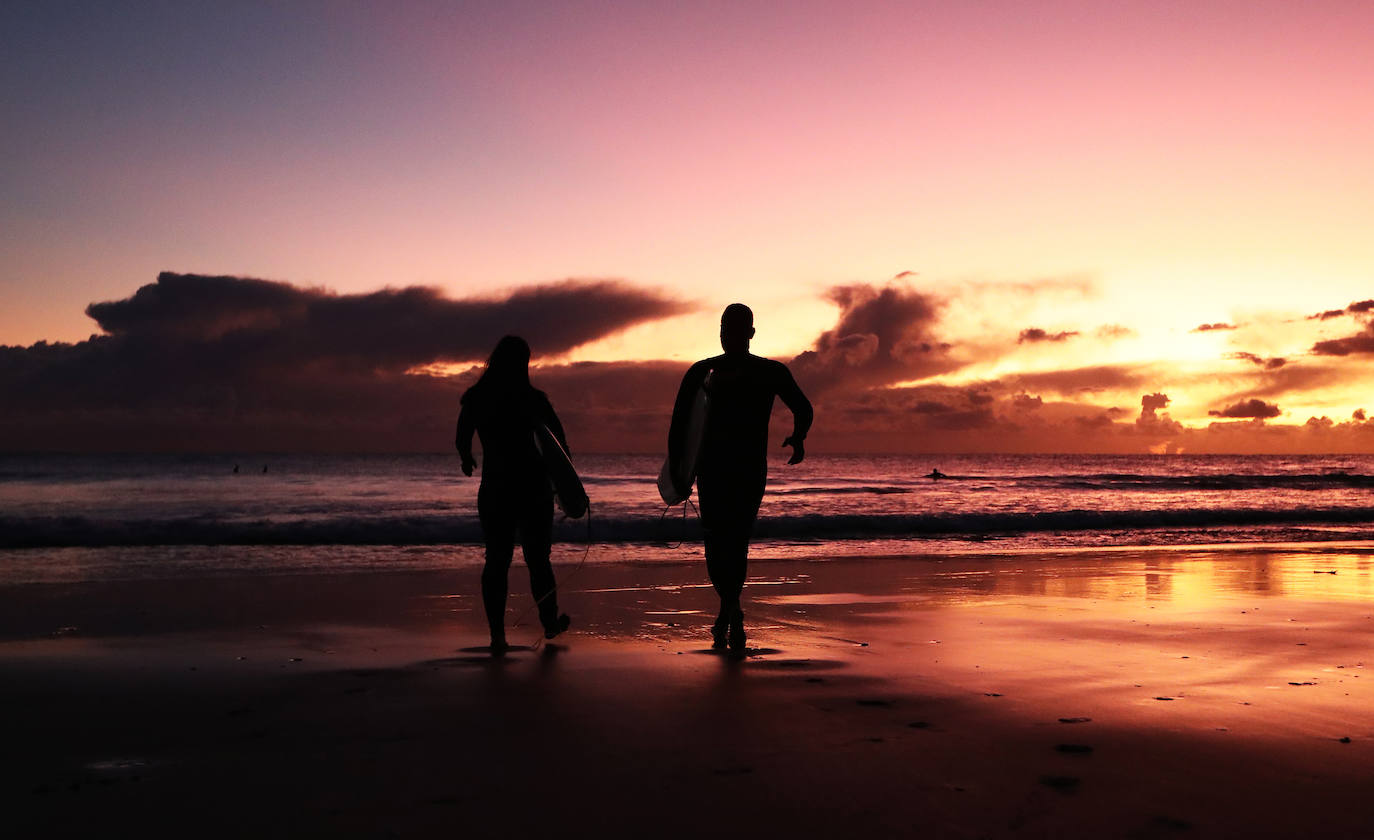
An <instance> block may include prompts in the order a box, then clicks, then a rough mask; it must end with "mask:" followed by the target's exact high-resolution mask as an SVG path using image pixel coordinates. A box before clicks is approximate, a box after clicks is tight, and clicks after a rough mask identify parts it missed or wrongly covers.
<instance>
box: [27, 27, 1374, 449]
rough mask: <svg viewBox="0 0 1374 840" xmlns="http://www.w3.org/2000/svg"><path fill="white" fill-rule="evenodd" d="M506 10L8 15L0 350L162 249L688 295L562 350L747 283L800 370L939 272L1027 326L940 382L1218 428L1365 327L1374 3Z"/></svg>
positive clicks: (1319, 409) (1373, 160)
mask: <svg viewBox="0 0 1374 840" xmlns="http://www.w3.org/2000/svg"><path fill="white" fill-rule="evenodd" d="M512 5H513V4H496V3H493V4H468V5H465V6H464V7H463V8H462V9H458V10H455V9H454V8H452V7H450V6H449V4H438V3H435V4H428V3H423V4H422V3H396V4H385V5H370V6H365V7H361V8H353V9H349V8H345V7H343V6H341V5H340V4H334V3H320V4H313V5H312V4H302V5H298V6H294V7H292V8H290V9H283V8H272V7H266V6H265V7H251V6H240V7H236V8H231V9H216V10H207V9H181V8H167V7H165V6H164V7H159V8H156V9H154V8H153V7H151V6H150V7H143V6H141V5H140V4H132V5H131V6H130V7H129V8H127V9H125V10H123V11H122V12H121V13H120V14H119V15H115V14H113V13H111V12H109V11H102V9H101V7H100V6H99V4H92V5H91V6H90V7H89V9H87V10H86V11H87V13H85V14H79V13H60V12H57V11H52V10H49V9H44V8H43V7H41V6H40V7H36V8H29V9H13V10H9V11H6V12H5V13H4V15H5V19H4V20H3V23H4V24H5V26H4V30H5V31H6V32H8V33H11V34H10V35H8V36H5V37H6V40H10V41H12V43H11V44H10V46H11V49H8V50H6V51H5V54H6V57H5V58H3V59H0V67H3V69H4V77H5V79H6V89H7V90H8V91H10V93H11V95H10V96H8V97H7V98H6V99H5V100H4V104H3V105H0V107H2V108H3V109H4V112H5V114H4V116H5V122H6V125H10V126H15V127H16V128H15V129H14V131H13V132H11V133H10V136H9V137H8V138H7V139H3V140H0V152H3V155H0V160H3V163H0V184H5V185H7V187H8V188H7V189H6V190H5V193H6V195H7V198H6V199H5V201H4V204H3V205H0V212H2V213H3V217H0V254H2V255H0V290H3V294H4V296H5V302H6V306H5V307H3V309H2V310H0V343H6V344H11V345H27V344H30V343H32V342H35V341H39V340H50V341H51V340H65V341H73V340H79V339H82V338H84V337H86V336H87V335H89V334H90V333H92V332H95V331H97V330H96V327H95V325H94V323H93V322H92V321H91V320H90V319H88V318H87V317H85V316H84V315H83V314H82V313H83V309H84V307H85V306H86V305H87V304H88V303H90V302H92V301H97V300H110V299H118V298H122V297H125V296H127V295H128V294H130V293H131V292H132V291H133V290H134V289H136V288H137V287H139V286H141V285H143V284H145V283H148V282H151V280H152V279H153V278H154V277H155V276H156V275H157V273H158V272H159V271H162V270H174V271H181V272H198V273H205V274H234V275H239V276H255V277H265V278H272V279H281V280H287V281H290V282H292V283H295V284H298V285H302V286H317V285H318V286H326V287H329V288H332V289H335V290H338V291H340V292H345V293H347V292H362V291H370V290H373V289H377V288H380V287H383V286H408V285H414V284H422V285H433V286H438V287H440V288H442V289H443V290H444V291H445V293H446V294H448V295H450V296H452V297H455V298H465V297H470V296H473V295H490V294H497V293H505V292H508V291H510V290H513V289H519V288H527V287H533V286H535V285H539V284H544V283H548V282H552V281H557V280H560V279H563V278H569V277H572V278H616V279H621V280H624V281H625V282H627V283H629V284H630V285H633V286H636V287H642V288H648V289H655V290H659V291H661V292H662V293H664V294H665V295H668V296H670V297H672V298H674V299H680V300H685V301H689V302H691V303H693V304H695V305H696V307H695V308H694V309H693V310H692V311H690V312H687V313H686V314H683V315H679V316H676V317H675V318H673V319H670V320H668V321H666V322H656V323H655V324H653V325H644V326H640V327H631V328H629V329H628V330H626V331H623V332H619V333H616V334H613V335H610V336H608V337H605V338H603V339H601V340H599V341H596V342H593V343H592V344H590V345H585V346H582V347H580V348H578V349H575V350H573V351H572V352H571V355H569V356H566V357H565V358H567V359H572V360H578V359H585V360H596V361H603V362H617V361H631V360H642V359H675V360H686V359H690V358H694V357H699V356H701V355H705V354H706V353H709V352H711V351H712V348H713V344H714V332H715V330H714V324H713V321H714V318H715V317H716V313H718V311H719V309H720V307H722V306H723V305H724V304H726V303H729V302H730V301H731V300H734V299H736V298H738V299H744V300H746V301H747V302H750V303H751V304H753V305H754V306H755V308H756V309H757V310H758V311H759V312H760V337H759V341H758V349H759V351H760V352H765V353H768V354H771V355H775V356H779V357H790V356H792V355H794V354H796V353H798V352H801V351H802V350H805V349H807V348H808V347H810V346H812V343H813V341H815V339H816V337H817V335H819V334H820V333H821V332H823V331H825V330H827V329H829V328H830V327H831V326H833V324H834V323H835V320H836V317H837V310H836V308H835V307H834V305H833V304H832V303H830V302H828V300H827V297H826V295H827V290H829V289H831V288H833V287H835V286H839V285H845V284H851V283H856V282H858V283H869V284H878V285H881V284H882V283H884V282H886V281H887V280H888V279H889V278H891V277H893V276H894V275H896V274H898V273H899V272H903V271H913V272H916V274H915V275H914V276H911V277H908V278H907V280H906V282H907V283H909V284H912V285H913V287H914V288H916V289H919V290H921V291H922V292H924V293H928V294H931V295H935V296H938V297H940V298H941V299H944V300H948V301H949V303H948V305H946V306H945V308H944V309H943V321H942V323H941V325H940V330H941V333H942V335H943V336H945V337H946V338H947V339H949V340H951V341H955V342H956V343H958V344H959V345H960V346H962V347H981V348H985V349H986V348H989V347H994V346H998V347H1002V345H1003V344H1005V347H1002V349H1001V350H1000V351H998V352H995V353H987V354H985V353H982V352H981V351H980V353H979V354H978V355H979V358H978V360H977V361H976V363H972V364H970V365H969V366H966V367H964V368H961V369H960V370H959V371H958V372H956V373H954V374H951V376H952V377H953V378H952V379H950V377H946V378H944V379H938V380H933V381H932V383H928V384H954V385H958V384H960V383H964V382H972V381H974V380H975V379H987V378H997V377H1006V376H1008V375H1014V374H1022V373H1024V374H1029V373H1035V372H1037V371H1043V370H1050V369H1066V368H1070V367H1074V366H1081V365H1083V364H1084V363H1086V362H1087V361H1108V362H1111V363H1113V364H1131V365H1136V366H1143V365H1149V366H1153V367H1154V368H1155V369H1158V370H1160V371H1164V372H1166V375H1164V376H1163V378H1165V379H1167V380H1169V381H1170V382H1178V383H1182V384H1179V385H1177V386H1174V394H1175V396H1174V397H1173V399H1174V406H1175V409H1174V410H1175V412H1176V416H1179V417H1182V418H1183V419H1185V420H1186V421H1189V422H1192V423H1201V422H1204V420H1205V418H1207V417H1208V414H1207V412H1208V411H1210V410H1214V409H1215V408H1216V401H1217V400H1218V399H1222V398H1224V397H1227V396H1231V395H1232V394H1234V393H1236V392H1237V389H1236V388H1229V387H1227V386H1225V385H1224V384H1223V385H1219V384H1218V382H1217V380H1218V377H1219V376H1220V374H1218V371H1219V370H1223V369H1229V368H1226V366H1227V365H1233V364H1234V360H1232V361H1226V354H1227V353H1236V352H1248V353H1252V354H1257V355H1259V356H1262V357H1273V356H1285V357H1292V356H1293V355H1294V354H1298V353H1304V352H1306V351H1307V349H1308V348H1309V347H1311V346H1312V344H1313V343H1314V342H1315V341H1318V340H1321V339H1323V338H1332V337H1338V336H1339V334H1340V333H1339V331H1335V332H1331V330H1334V329H1335V327H1334V325H1330V324H1325V325H1324V324H1315V323H1308V322H1306V321H1305V320H1304V319H1305V317H1306V316H1307V315H1310V314H1312V313H1313V312H1316V311H1320V310H1325V309H1332V308H1340V307H1344V306H1346V305H1347V304H1349V303H1351V302H1354V301H1358V300H1363V299H1366V298H1369V297H1371V296H1374V284H1372V283H1371V273H1374V237H1371V236H1370V235H1369V221H1370V220H1371V219H1374V157H1371V156H1370V155H1369V153H1368V150H1369V149H1371V148H1374V109H1371V108H1370V107H1369V101H1370V91H1374V58H1371V51H1370V50H1369V48H1368V44H1369V43H1370V41H1371V36H1374V6H1371V5H1370V4H1368V3H1361V2H1324V3H1307V4H1295V3H1282V2H1212V3H1207V2H1191V3H1182V2H1179V3H1167V2H1166V3H1158V2H1156V3H1121V4H1102V3H1090V2H1018V3H1013V2H1005V3H999V2H990V3H963V4H953V3H928V4H913V3H892V4H881V3H865V4H852V3H778V4H767V3H750V4H739V3H696V4H673V3H644V4H604V3H587V4H556V5H553V4H551V5H545V6H538V5H520V6H519V7H518V8H512ZM1047 278H1079V279H1080V280H1083V284H1081V287H1080V290H1079V291H1078V292H1076V293H1065V292H1063V291H1062V290H1060V291H1058V292H1055V291H1053V288H1054V287H1053V284H1050V285H1049V286H1046V285H1045V284H1044V283H1043V281H1045V280H1046V279H1047ZM1030 282H1037V283H1040V285H1041V287H1043V288H1049V289H1051V291H1050V292H1046V293H1037V294H1026V295H1017V296H1013V297H1008V296H1007V295H1006V294H1004V293H1001V292H998V291H997V290H998V289H1005V288H1008V287H1011V286H1015V285H1016V284H1025V283H1030ZM1211 322H1232V323H1237V324H1244V325H1245V329H1246V330H1248V332H1239V333H1236V332H1231V333H1227V334H1216V335H1202V334H1194V333H1190V332H1189V331H1190V330H1191V329H1192V328H1193V327H1195V326H1197V325H1198V324H1201V323H1211ZM1109 324H1113V325H1119V326H1121V327H1124V328H1126V329H1128V330H1129V331H1130V333H1131V336H1130V337H1129V338H1128V339H1123V340H1121V341H1118V342H1107V343H1103V344H1102V346H1101V347H1098V348H1096V349H1094V350H1093V351H1091V352H1090V353H1088V351H1085V350H1084V348H1083V346H1082V345H1081V344H1077V345H1075V343H1073V342H1068V343H1065V344H1063V345H1062V346H1061V345H1055V346H1048V345H1047V346H1040V347H1027V346H1025V345H1016V344H1015V343H1014V339H1015V336H1016V335H1017V334H1018V333H1019V331H1020V330H1022V329H1024V328H1027V327H1039V328H1044V329H1047V330H1050V331H1052V332H1053V331H1064V330H1069V331H1080V332H1083V331H1088V332H1090V331H1092V330H1095V329H1097V328H1099V327H1101V326H1103V325H1109ZM1347 326H1348V325H1347ZM1320 329H1327V330H1328V332H1327V333H1321V332H1320ZM1347 332H1348V330H1347ZM1008 336H1010V337H1011V339H1012V341H1011V342H1006V341H1005V339H1006V338H1007V337H1008ZM999 342H1000V343H999ZM970 352H972V351H970ZM1085 353H1087V355H1088V356H1089V358H1085ZM1242 366H1243V365H1242ZM1168 384H1169V383H1168V382H1166V383H1164V384H1163V385H1161V386H1160V387H1165V386H1167V385H1168ZM1364 390H1365V385H1364V383H1363V382H1361V381H1359V380H1358V379H1353V380H1352V379H1351V378H1350V377H1346V378H1345V379H1344V380H1343V381H1342V382H1341V383H1340V384H1339V385H1326V386H1323V387H1322V388H1320V389H1318V388H1315V387H1313V388H1309V389H1308V391H1307V392H1304V394H1303V395H1300V396H1297V397H1294V398H1291V399H1287V401H1286V403H1285V410H1290V408H1289V407H1290V406H1291V411H1293V412H1294V413H1293V414H1292V415H1290V416H1286V417H1285V418H1283V419H1286V420H1289V421H1295V422H1300V421H1305V420H1306V417H1307V416H1308V415H1313V416H1317V415H1321V414H1331V415H1332V416H1335V415H1336V414H1340V415H1342V416H1345V415H1348V414H1349V413H1350V412H1351V411H1353V410H1354V409H1355V408H1356V407H1359V406H1362V405H1364V404H1365V402H1366V400H1365V397H1364ZM1128 396H1130V397H1132V399H1133V400H1136V401H1138V398H1139V395H1138V394H1135V395H1130V394H1126V393H1124V392H1123V393H1122V394H1120V395H1115V396H1114V397H1113V399H1115V400H1116V401H1123V400H1125V399H1126V397H1128ZM1136 408H1138V405H1137V406H1136Z"/></svg>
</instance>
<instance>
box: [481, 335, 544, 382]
mask: <svg viewBox="0 0 1374 840" xmlns="http://www.w3.org/2000/svg"><path fill="white" fill-rule="evenodd" d="M474 387H481V388H483V389H492V390H496V391H519V390H522V389H528V388H529V387H530V346H529V344H527V343H526V342H525V339H523V338H520V337H519V336H515V335H508V336H505V337H504V338H502V339H501V340H500V341H498V342H496V349H495V350H492V351H491V358H489V359H487V369H486V370H484V371H482V375H481V376H480V377H479V378H478V379H477V385H476V386H474Z"/></svg>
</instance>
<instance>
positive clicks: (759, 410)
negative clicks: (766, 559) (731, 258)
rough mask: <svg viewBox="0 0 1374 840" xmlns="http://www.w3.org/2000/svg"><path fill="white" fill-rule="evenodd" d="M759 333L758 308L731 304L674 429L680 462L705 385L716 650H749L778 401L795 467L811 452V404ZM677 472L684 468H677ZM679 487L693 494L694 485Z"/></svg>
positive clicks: (688, 380)
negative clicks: (756, 532) (747, 614)
mask: <svg viewBox="0 0 1374 840" xmlns="http://www.w3.org/2000/svg"><path fill="white" fill-rule="evenodd" d="M753 337H754V313H753V312H752V311H750V309H749V307H747V306H745V305H744V304H742V303H732V304H730V305H729V306H727V307H726V308H725V312H724V313H722V314H721V316H720V346H721V349H722V350H724V351H725V353H724V354H722V355H720V356H716V357H714V358H710V359H704V360H702V361H700V362H697V363H696V364H694V365H692V366H691V367H690V368H689V369H688V370H687V374H686V375H685V376H684V377H683V378H682V387H681V388H679V389H678V394H677V403H676V404H675V405H674V407H673V422H672V427H671V428H670V429H669V431H668V458H669V460H670V461H671V462H672V463H673V464H675V465H676V464H678V463H679V462H680V461H681V458H682V451H683V446H684V444H683V439H684V437H685V436H686V434H687V418H688V417H689V415H690V413H691V408H692V402H693V399H694V398H695V396H696V392H697V388H698V387H701V386H703V385H704V386H705V387H706V392H707V396H708V398H709V401H710V402H709V404H710V408H709V410H708V414H707V418H706V429H705V434H704V439H703V441H702V446H701V455H700V459H699V461H698V465H697V493H698V498H699V500H700V502H701V524H702V527H703V528H704V530H705V532H706V535H705V536H706V570H707V574H709V575H710V577H711V585H712V586H714V587H715V589H716V594H717V595H719V596H720V615H719V616H717V617H716V623H715V625H714V626H713V627H712V628H711V636H712V640H713V646H714V647H716V648H723V647H725V646H726V644H727V643H728V644H729V646H730V649H731V650H733V651H737V652H738V651H742V650H743V649H744V613H743V612H742V611H741V609H740V594H741V593H742V592H743V590H744V578H745V574H746V572H747V569H748V563H749V536H750V534H751V532H752V531H753V528H754V520H755V519H756V518H757V517H758V513H759V503H760V502H761V501H762V500H763V488H764V484H765V483H766V482H767V479H768V455H767V452H768V418H769V416H770V415H771V414H772V412H773V398H774V397H775V396H777V397H781V398H782V401H783V403H784V404H786V406H787V407H788V408H790V409H791V410H792V419H793V426H792V434H791V435H790V436H788V437H787V439H786V440H784V441H783V442H782V445H783V446H790V447H792V457H791V459H790V460H788V463H789V464H799V463H801V460H802V459H803V458H805V457H806V450H805V449H804V448H803V445H802V444H803V442H804V441H805V440H806V433H807V431H808V430H809V429H810V428H811V417H812V411H811V403H810V401H808V400H807V399H806V396H805V395H804V394H803V393H802V392H801V389H800V388H798V387H797V383H796V381H795V380H794V379H793V378H792V373H791V372H790V371H789V370H788V369H787V366H786V365H784V364H783V363H782V362H775V361H773V360H771V359H765V358H761V357H759V356H755V355H753V354H752V353H750V352H749V341H750V339H752V338H753ZM708 376H709V378H708ZM673 474H674V475H677V474H678V473H677V471H676V470H674V473H673ZM676 489H677V490H678V491H679V492H680V493H681V494H683V495H684V496H685V495H686V493H687V491H688V490H689V489H690V488H687V487H678V488H676Z"/></svg>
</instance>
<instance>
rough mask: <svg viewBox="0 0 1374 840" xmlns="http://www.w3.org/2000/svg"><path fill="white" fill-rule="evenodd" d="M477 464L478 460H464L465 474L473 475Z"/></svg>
mask: <svg viewBox="0 0 1374 840" xmlns="http://www.w3.org/2000/svg"><path fill="white" fill-rule="evenodd" d="M475 466H477V462H476V461H464V462H463V475H472V468H473V467H475Z"/></svg>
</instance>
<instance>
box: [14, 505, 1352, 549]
mask: <svg viewBox="0 0 1374 840" xmlns="http://www.w3.org/2000/svg"><path fill="white" fill-rule="evenodd" d="M1288 524H1291V525H1322V524H1331V525H1338V524H1339V525H1352V524H1353V525H1374V507H1328V508H1297V509H1259V508H1223V509H1216V508H1210V509H1209V508H1196V509H1189V508H1171V509H1160V510H1059V511H1044V512H976V513H925V514H801V515H793V516H771V517H762V518H760V519H759V520H758V522H757V524H756V525H755V528H754V536H755V538H756V539H760V540H788V541H795V540H816V539H842V540H864V539H903V538H909V539H920V538H924V537H960V536H967V537H970V538H978V537H982V536H987V535H995V534H1008V535H1014V534H1026V533H1037V532H1039V533H1044V532H1085V531H1102V532H1109V531H1125V530H1142V529H1168V528H1175V529H1178V528H1186V529H1204V530H1205V529H1209V528H1214V529H1231V528H1244V527H1246V526H1265V525H1288ZM701 533H702V532H701V525H700V523H699V522H698V521H697V520H695V519H691V520H688V521H686V522H684V521H683V519H682V518H681V517H680V516H678V515H677V514H675V513H672V512H670V513H669V515H668V516H666V517H663V518H659V517H641V516H633V517H632V516H618V517H611V518H605V517H602V518H593V519H592V520H590V521H588V520H586V519H582V520H566V519H565V520H559V521H557V522H556V523H555V525H554V534H555V538H556V539H558V540H559V541H562V542H582V541H585V540H588V539H590V540H592V541H594V542H598V543H617V542H623V543H637V542H642V543H652V542H660V541H679V540H684V539H685V540H687V541H698V540H700V539H701ZM481 541H482V532H481V526H480V525H479V524H478V522H477V521H476V519H475V518H473V517H471V516H459V515H440V514H431V515H415V516H404V517H334V518H323V519H308V520H224V519H215V518H209V517H192V518H181V519H146V520H134V521H128V520H118V521H117V520H105V519H95V518H88V517H80V516H34V517H0V548H5V549H16V548H57V547H105V546H163V545H211V546H213V545H239V546H244V545H248V546H251V545H262V546H272V545H448V544H462V543H480V542H481Z"/></svg>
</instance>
